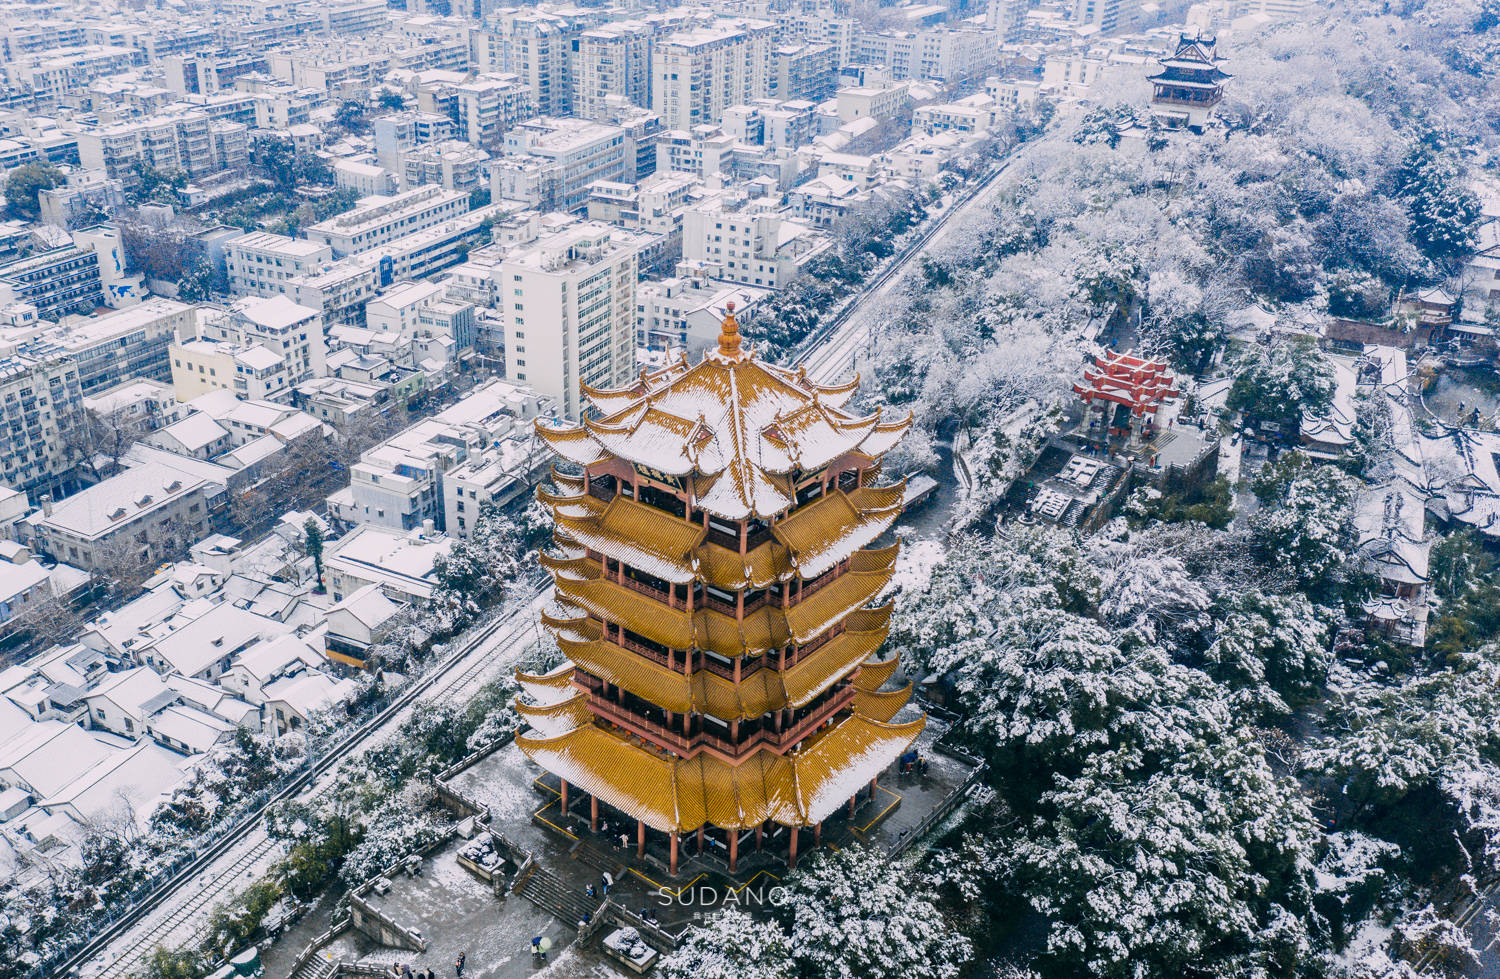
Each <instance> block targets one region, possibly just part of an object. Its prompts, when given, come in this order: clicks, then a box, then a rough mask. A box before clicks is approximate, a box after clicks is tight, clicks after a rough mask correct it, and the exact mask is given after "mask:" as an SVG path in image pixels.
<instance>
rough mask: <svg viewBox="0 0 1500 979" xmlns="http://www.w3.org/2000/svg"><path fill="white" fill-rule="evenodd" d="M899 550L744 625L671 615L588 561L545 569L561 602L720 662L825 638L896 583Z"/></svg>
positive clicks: (857, 563) (765, 609) (867, 555)
mask: <svg viewBox="0 0 1500 979" xmlns="http://www.w3.org/2000/svg"><path fill="white" fill-rule="evenodd" d="M897 550H898V545H895V544H893V545H891V546H890V547H885V548H881V549H879V550H872V551H858V552H856V553H855V554H854V555H853V557H851V558H850V564H849V571H848V572H846V573H844V574H842V575H839V576H838V577H837V578H835V579H834V580H833V581H831V582H829V583H828V584H826V585H823V586H822V587H821V588H819V589H818V590H817V591H815V592H813V593H812V594H811V595H809V596H808V597H806V598H804V599H803V600H802V601H800V602H798V603H797V604H795V605H793V606H792V607H791V608H788V609H781V608H779V607H776V606H772V605H764V606H762V607H761V608H759V609H756V610H755V611H753V612H748V613H746V615H745V617H744V621H743V622H736V621H735V619H734V617H733V616H729V615H725V614H724V613H722V612H718V611H716V610H714V609H706V608H698V609H695V610H694V611H693V612H691V613H689V612H688V611H687V610H686V609H685V608H675V609H674V608H668V607H667V605H666V603H665V602H663V601H662V600H661V599H660V598H657V597H654V596H653V595H647V594H644V593H642V592H640V591H637V590H636V589H635V588H633V587H629V586H627V585H621V584H619V583H618V582H616V581H612V580H610V579H608V578H604V577H602V575H601V571H600V568H599V562H597V561H594V560H591V559H589V558H572V559H566V558H558V557H555V556H553V555H549V554H542V555H541V557H540V559H539V560H540V563H541V564H542V566H543V567H544V568H547V569H548V570H550V571H552V572H553V578H554V582H555V584H556V588H557V594H558V596H559V597H560V598H561V599H562V600H563V601H565V602H568V603H570V604H572V605H576V606H577V607H579V608H581V609H584V610H585V611H587V612H588V613H589V614H590V615H591V616H593V617H594V618H596V619H599V620H601V621H607V622H618V623H620V624H621V625H623V626H624V627H625V628H627V629H629V630H630V631H631V632H634V633H637V634H639V635H642V636H645V637H646V638H647V639H650V640H651V641H652V642H655V643H660V644H661V645H663V646H666V647H668V648H670V649H689V648H692V647H697V648H700V649H708V650H711V651H713V652H715V653H718V654H719V655H721V656H730V657H734V656H739V655H742V654H745V653H749V654H755V653H759V652H762V651H764V650H768V649H780V648H781V647H782V646H785V645H786V644H787V643H788V642H789V641H796V642H799V643H805V642H809V641H811V640H812V639H813V638H815V637H817V636H819V635H821V634H822V633H824V632H827V631H828V630H829V629H830V628H832V627H833V625H834V624H835V623H837V622H838V621H839V620H840V619H842V618H843V617H844V616H845V615H847V614H848V613H849V612H850V611H851V610H852V609H856V608H858V607H860V606H861V605H864V604H866V603H867V602H869V601H870V600H871V599H873V598H874V597H875V596H876V595H878V594H879V593H880V592H881V591H882V590H883V589H884V588H885V586H886V585H888V584H889V583H890V580H891V576H892V575H893V574H894V573H895V564H896V552H897Z"/></svg>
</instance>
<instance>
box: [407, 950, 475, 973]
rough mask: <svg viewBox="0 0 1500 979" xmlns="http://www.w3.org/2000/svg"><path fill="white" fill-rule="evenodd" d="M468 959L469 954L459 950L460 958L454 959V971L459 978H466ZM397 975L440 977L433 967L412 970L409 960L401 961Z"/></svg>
mask: <svg viewBox="0 0 1500 979" xmlns="http://www.w3.org/2000/svg"><path fill="white" fill-rule="evenodd" d="M466 961H467V955H466V953H464V952H459V953H458V958H457V959H455V960H454V961H453V972H454V974H455V975H456V976H457V977H458V979H464V963H465V962H466ZM396 975H397V979H438V974H437V973H436V972H433V971H432V969H430V968H421V969H417V970H416V971H412V967H411V964H410V963H407V962H403V963H401V968H400V969H398V970H397V971H396Z"/></svg>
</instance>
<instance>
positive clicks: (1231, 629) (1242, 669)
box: [1203, 592, 1333, 718]
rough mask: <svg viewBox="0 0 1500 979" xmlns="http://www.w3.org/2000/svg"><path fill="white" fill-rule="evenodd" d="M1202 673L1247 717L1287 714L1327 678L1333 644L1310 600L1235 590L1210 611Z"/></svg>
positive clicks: (1293, 596)
mask: <svg viewBox="0 0 1500 979" xmlns="http://www.w3.org/2000/svg"><path fill="white" fill-rule="evenodd" d="M1215 618H1216V619H1217V620H1218V621H1217V622H1216V623H1215V625H1216V633H1217V636H1216V638H1215V639H1214V641H1213V642H1212V643H1211V644H1210V645H1209V647H1208V649H1207V651H1206V652H1205V653H1204V655H1203V660H1204V664H1205V669H1207V671H1208V672H1209V674H1210V675H1212V676H1213V677H1214V678H1215V679H1217V680H1219V681H1220V682H1221V683H1223V684H1225V685H1226V686H1227V687H1229V689H1230V691H1231V695H1230V696H1231V699H1232V700H1233V702H1234V703H1235V704H1236V705H1237V706H1238V707H1239V708H1240V709H1242V710H1244V711H1245V712H1246V716H1247V717H1250V718H1260V717H1263V716H1280V715H1285V714H1288V713H1290V711H1291V707H1290V706H1289V703H1296V702H1298V701H1301V700H1304V699H1306V698H1308V697H1310V696H1311V695H1312V694H1313V693H1314V692H1315V691H1316V690H1317V689H1318V688H1319V687H1321V686H1322V684H1323V681H1324V680H1326V679H1327V677H1328V667H1329V665H1330V664H1331V663H1332V662H1333V641H1332V638H1331V637H1330V636H1329V634H1328V629H1327V626H1326V624H1325V623H1324V622H1323V621H1322V620H1320V619H1319V617H1318V614H1317V611H1316V610H1315V609H1314V608H1313V605H1312V603H1311V602H1309V601H1308V600H1307V598H1306V597H1305V596H1303V595H1300V594H1297V593H1295V592H1294V593H1292V594H1289V595H1278V594H1275V593H1256V592H1240V593H1237V594H1234V595H1229V596H1225V598H1224V599H1223V600H1222V602H1221V604H1220V606H1219V608H1217V609H1216V610H1215Z"/></svg>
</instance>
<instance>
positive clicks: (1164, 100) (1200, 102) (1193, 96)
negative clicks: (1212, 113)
mask: <svg viewBox="0 0 1500 979" xmlns="http://www.w3.org/2000/svg"><path fill="white" fill-rule="evenodd" d="M1223 100H1224V93H1223V92H1222V91H1209V92H1199V93H1193V92H1172V93H1167V92H1161V93H1158V94H1156V95H1155V96H1153V97H1152V99H1151V101H1152V102H1154V103H1155V104H1157V105H1180V106H1182V107H1183V108H1187V109H1210V108H1213V107H1214V106H1216V105H1218V104H1219V103H1220V102H1222V101H1223Z"/></svg>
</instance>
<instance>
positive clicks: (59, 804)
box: [41, 741, 194, 822]
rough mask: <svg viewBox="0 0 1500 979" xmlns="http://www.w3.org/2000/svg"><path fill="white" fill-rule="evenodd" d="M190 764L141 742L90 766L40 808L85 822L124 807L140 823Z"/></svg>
mask: <svg viewBox="0 0 1500 979" xmlns="http://www.w3.org/2000/svg"><path fill="white" fill-rule="evenodd" d="M193 763H194V762H193V760H192V759H190V758H184V757H183V756H182V755H178V754H176V753H174V752H171V751H168V750H167V749H165V748H163V747H161V746H160V745H158V744H156V743H155V742H152V741H142V742H141V743H140V744H138V745H136V746H135V747H133V748H127V749H125V750H124V751H120V752H115V753H114V754H113V755H111V756H109V757H106V758H104V759H103V760H101V761H100V762H98V763H97V764H95V765H93V766H91V767H90V768H89V769H88V770H87V771H84V772H82V773H81V774H79V775H78V776H77V777H75V778H73V779H72V780H70V781H69V782H68V783H67V784H66V785H65V786H63V787H61V788H59V789H58V790H56V791H54V792H53V793H51V794H49V795H48V796H47V797H46V798H44V799H43V800H42V802H41V807H42V808H43V809H45V810H46V811H48V812H51V813H57V812H60V811H64V810H66V811H69V812H71V814H73V815H75V816H76V817H77V818H80V819H89V818H91V817H95V816H101V815H114V814H116V813H117V812H118V810H119V808H120V807H121V806H122V805H127V806H129V807H130V815H131V816H133V817H134V818H135V820H136V821H138V822H144V821H145V820H146V818H147V817H149V816H150V814H151V812H152V811H153V810H154V809H155V808H156V806H157V804H158V802H159V801H160V799H161V797H162V796H163V795H165V794H167V793H168V792H170V791H171V790H172V789H174V788H176V787H177V786H178V785H179V784H181V782H182V780H183V776H184V773H185V772H186V771H187V770H188V769H189V768H191V767H192V765H193Z"/></svg>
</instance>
